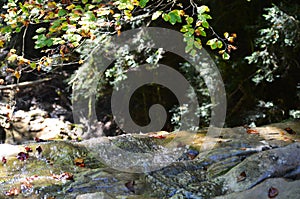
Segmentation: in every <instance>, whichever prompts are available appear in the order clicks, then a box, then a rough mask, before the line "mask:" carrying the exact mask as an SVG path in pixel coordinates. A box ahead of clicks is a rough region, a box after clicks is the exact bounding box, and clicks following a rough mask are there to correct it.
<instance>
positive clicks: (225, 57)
mask: <svg viewBox="0 0 300 199" xmlns="http://www.w3.org/2000/svg"><path fill="white" fill-rule="evenodd" d="M222 58H223V59H224V60H228V59H230V55H229V54H228V53H226V52H224V53H223V54H222Z"/></svg>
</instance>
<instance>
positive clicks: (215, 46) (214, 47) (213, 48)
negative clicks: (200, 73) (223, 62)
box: [210, 43, 218, 50]
mask: <svg viewBox="0 0 300 199" xmlns="http://www.w3.org/2000/svg"><path fill="white" fill-rule="evenodd" d="M217 47H218V46H217V43H213V44H212V45H210V48H211V49H212V50H215V49H216V48H217Z"/></svg>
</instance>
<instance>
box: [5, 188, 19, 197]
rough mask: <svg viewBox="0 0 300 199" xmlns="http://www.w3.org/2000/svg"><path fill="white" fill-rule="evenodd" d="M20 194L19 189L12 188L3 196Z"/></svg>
mask: <svg viewBox="0 0 300 199" xmlns="http://www.w3.org/2000/svg"><path fill="white" fill-rule="evenodd" d="M20 192H21V190H20V189H18V188H16V187H13V188H11V189H10V190H9V191H7V192H6V193H5V195H7V196H17V195H19V194H20Z"/></svg>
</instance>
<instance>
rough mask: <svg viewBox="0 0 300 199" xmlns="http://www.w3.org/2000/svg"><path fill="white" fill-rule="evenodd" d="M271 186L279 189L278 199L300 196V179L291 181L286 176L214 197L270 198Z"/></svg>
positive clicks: (220, 198) (230, 198)
mask: <svg viewBox="0 0 300 199" xmlns="http://www.w3.org/2000/svg"><path fill="white" fill-rule="evenodd" d="M271 187H273V188H276V189H277V190H278V195H277V196H276V197H274V198H276V199H287V198H299V196H300V189H299V187H300V181H299V180H297V181H290V180H287V179H284V178H271V179H267V180H266V181H264V182H262V183H261V184H259V185H257V186H255V187H254V188H252V189H249V190H245V191H241V192H235V193H231V194H227V195H224V196H219V197H215V198H214V199H232V198H239V199H251V198H253V199H256V198H259V199H270V197H269V190H270V188H271Z"/></svg>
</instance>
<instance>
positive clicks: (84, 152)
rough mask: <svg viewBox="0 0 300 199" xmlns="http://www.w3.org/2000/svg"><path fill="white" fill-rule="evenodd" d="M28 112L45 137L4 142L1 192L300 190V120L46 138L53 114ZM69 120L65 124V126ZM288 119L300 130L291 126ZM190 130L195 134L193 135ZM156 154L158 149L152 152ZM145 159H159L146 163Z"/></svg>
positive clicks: (183, 194) (80, 194)
mask: <svg viewBox="0 0 300 199" xmlns="http://www.w3.org/2000/svg"><path fill="white" fill-rule="evenodd" d="M30 118H33V119H32V120H29V122H28V124H29V126H30V125H31V122H33V121H35V122H36V123H35V124H36V125H38V124H47V125H45V126H44V127H43V130H41V131H38V132H31V131H28V132H31V133H34V135H39V136H40V137H42V138H44V142H28V141H27V142H26V144H23V145H8V144H4V145H0V158H1V156H3V157H5V160H6V161H5V163H4V162H2V164H1V163H0V179H1V183H0V190H1V191H2V192H0V198H4V195H3V193H5V191H9V190H10V189H11V188H13V187H15V188H17V189H18V190H20V193H19V196H18V197H19V198H24V197H32V198H51V197H55V198H79V199H80V198H86V197H91V198H92V197H100V198H101V197H104V198H151V197H152V198H204V199H205V198H213V197H218V196H223V197H224V198H247V197H246V196H248V198H253V197H252V196H256V195H255V194H254V192H255V191H257V192H258V193H261V194H262V198H263V197H268V194H271V195H273V196H275V195H277V196H276V198H280V197H281V198H289V196H292V198H297V197H295V196H297V194H299V192H298V191H297V190H295V189H296V188H295V187H296V186H299V178H300V166H299V165H300V162H299V161H300V157H299V154H300V151H299V150H300V144H299V142H298V140H299V129H300V128H299V127H300V123H299V122H294V123H293V122H288V123H287V124H285V123H282V124H275V125H270V126H267V127H257V128H251V129H252V130H253V132H254V131H255V133H249V132H247V129H246V128H244V127H237V128H225V129H222V133H221V135H220V136H218V137H208V138H205V133H206V131H205V130H203V131H199V132H198V133H196V134H191V133H190V132H185V131H182V132H173V133H165V132H156V133H154V132H153V133H149V134H128V135H121V136H116V137H99V138H93V139H89V140H84V141H82V142H79V143H77V142H76V143H74V142H69V141H49V139H50V140H51V139H52V137H53V136H54V135H55V134H57V133H53V134H51V133H49V132H47V133H46V132H45V131H44V129H47V128H48V127H46V126H49V128H51V125H52V124H55V123H54V120H52V118H46V117H42V118H43V119H41V117H40V116H34V117H30ZM55 121H57V120H56V119H55ZM47 122H48V123H47ZM61 122H63V121H61ZM64 125H66V127H67V129H66V130H62V129H63V127H65V126H64ZM64 125H63V124H62V123H57V125H56V127H55V128H53V129H57V130H58V131H66V132H68V131H69V130H71V131H72V129H71V128H69V126H68V124H66V123H65V124H64ZM287 127H290V128H292V129H293V130H294V131H295V132H296V133H293V134H290V133H288V132H286V131H285V130H284V129H285V128H287ZM36 129H38V128H36ZM58 131H57V132H58ZM42 132H44V133H45V134H43V133H42ZM23 133H24V132H23ZM39 133H41V134H39ZM59 134H61V132H60V133H59ZM46 135H50V136H49V137H46ZM190 135H195V136H194V137H193V139H192V141H190V140H191V139H189V136H190ZM43 136H44V137H43ZM174 137H176V140H175V141H174V140H173V138H174ZM205 141H210V142H214V143H215V145H214V147H213V148H212V149H211V150H206V151H205V150H202V149H201V146H202V144H203V143H204V142H205ZM111 146H115V147H114V148H110V147H111ZM167 146H171V147H169V148H168V147H167ZM25 147H29V148H30V149H32V150H29V149H28V148H25ZM39 148H40V149H39ZM38 149H39V150H38ZM110 149H113V150H110ZM20 152H22V153H21V154H25V156H26V159H24V160H23V161H21V160H19V159H17V155H18V154H19V153H20ZM120 152H122V153H120ZM124 152H125V153H124ZM126 152H127V153H126ZM149 154H150V156H148V155H149ZM151 154H152V155H153V154H154V155H158V156H157V158H156V159H151ZM27 155H28V158H27ZM147 158H148V159H147ZM143 161H144V162H143ZM145 161H146V163H147V162H148V163H149V162H151V163H155V164H154V165H155V166H157V167H153V168H151V167H149V165H147V164H142V163H145ZM155 161H156V162H155ZM156 164H157V165H156ZM159 164H162V165H163V166H162V167H160V165H159ZM141 165H142V166H141ZM113 168H118V169H119V170H116V169H113ZM155 168H156V169H155ZM137 171H139V172H140V171H142V172H140V173H139V172H137ZM135 172H137V173H135ZM143 172H144V173H143ZM26 179H27V180H26ZM281 184H282V186H281ZM279 185H280V186H279ZM22 187H23V189H22ZM24 187H25V188H24ZM271 187H273V188H274V189H271V191H270V193H269V189H270V188H271ZM290 189H293V190H290ZM277 192H278V193H277ZM1 194H2V195H1ZM239 194H241V195H239ZM244 195H245V197H244ZM257 196H258V195H257ZM219 198H220V197H219Z"/></svg>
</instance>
